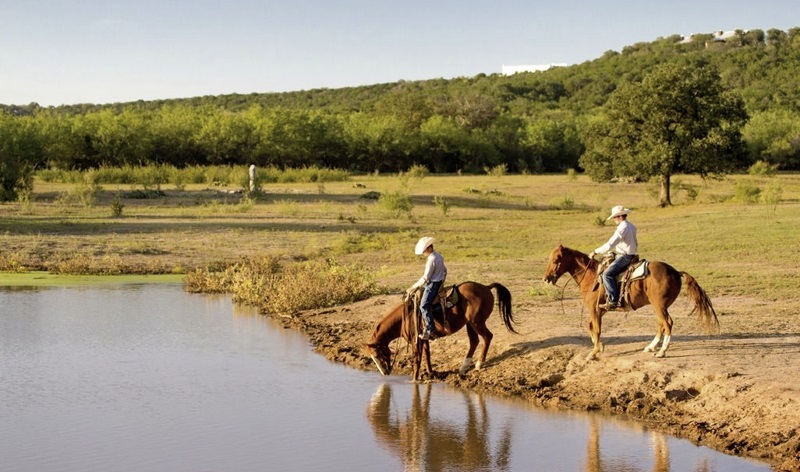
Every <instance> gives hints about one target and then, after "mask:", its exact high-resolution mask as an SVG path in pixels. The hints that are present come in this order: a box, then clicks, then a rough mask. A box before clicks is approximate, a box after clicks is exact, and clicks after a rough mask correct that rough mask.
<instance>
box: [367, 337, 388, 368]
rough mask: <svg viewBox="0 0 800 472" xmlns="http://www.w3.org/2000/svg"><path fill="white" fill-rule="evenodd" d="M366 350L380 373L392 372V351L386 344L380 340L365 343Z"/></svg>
mask: <svg viewBox="0 0 800 472" xmlns="http://www.w3.org/2000/svg"><path fill="white" fill-rule="evenodd" d="M367 351H369V357H370V358H371V359H372V362H374V363H375V366H376V367H378V372H380V373H381V374H382V375H390V374H391V373H392V351H391V349H389V345H388V344H383V343H380V342H377V341H376V342H370V343H367Z"/></svg>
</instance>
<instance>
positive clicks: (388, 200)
mask: <svg viewBox="0 0 800 472" xmlns="http://www.w3.org/2000/svg"><path fill="white" fill-rule="evenodd" d="M378 205H380V207H381V208H383V209H384V210H386V211H388V212H390V213H392V214H393V215H394V217H395V218H398V217H400V216H401V215H402V214H404V213H405V214H407V215H410V214H411V210H412V208H414V205H413V204H412V203H411V197H410V196H408V194H405V193H402V192H386V193H384V194H381V196H380V197H379V198H378Z"/></svg>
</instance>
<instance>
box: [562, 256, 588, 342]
mask: <svg viewBox="0 0 800 472" xmlns="http://www.w3.org/2000/svg"><path fill="white" fill-rule="evenodd" d="M576 262H577V261H576ZM589 265H591V262H589ZM589 265H587V266H586V267H584V268H583V270H581V278H580V280H578V279H577V275H573V274H569V275H570V276H571V277H569V278H568V279H567V281H566V282H564V286H563V287H561V312H562V313H563V314H564V315H565V316H566V314H567V310H566V308H564V292H566V290H567V285H569V281H570V280H575V284H576V285H578V287H579V288H580V286H581V283H583V279H584V277H586V273H587V272H588V271H589ZM560 268H561V258H560V257H559V261H558V262H557V263H556V267H555V269H554V270H553V273H555V274H558V269H560ZM566 273H567V271H564V272H562V273H561V274H560V275H559V276H558V277H556V280H558V279H559V278H561V276H562V275H564V274H566ZM553 285H555V286H556V287H558V284H556V283H555V282H553ZM585 308H586V307H585V306H584V304H583V303H581V313H580V315H579V318H578V326H580V325H581V324H582V323H583V310H584V309H585Z"/></svg>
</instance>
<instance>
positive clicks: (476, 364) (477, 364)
mask: <svg viewBox="0 0 800 472" xmlns="http://www.w3.org/2000/svg"><path fill="white" fill-rule="evenodd" d="M482 367H483V363H482V362H481V361H478V362H476V363H475V370H481V368H482Z"/></svg>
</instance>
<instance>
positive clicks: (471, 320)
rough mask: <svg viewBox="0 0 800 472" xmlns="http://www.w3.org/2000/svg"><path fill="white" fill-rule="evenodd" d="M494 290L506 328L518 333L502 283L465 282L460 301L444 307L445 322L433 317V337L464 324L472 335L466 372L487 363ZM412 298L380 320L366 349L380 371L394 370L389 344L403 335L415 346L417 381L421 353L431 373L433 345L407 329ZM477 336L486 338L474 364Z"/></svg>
mask: <svg viewBox="0 0 800 472" xmlns="http://www.w3.org/2000/svg"><path fill="white" fill-rule="evenodd" d="M492 289H495V290H496V291H497V306H498V308H499V309H500V314H501V315H502V317H503V323H505V325H506V328H507V329H508V330H509V331H510V332H512V333H516V331H515V330H514V327H513V326H512V325H511V323H515V321H514V318H513V316H512V315H511V292H509V291H508V289H507V288H506V287H504V286H503V285H501V284H499V283H493V284H491V285H482V284H479V283H477V282H464V283H461V284H459V285H457V286H456V290H457V291H458V302H457V303H456V304H455V305H453V306H451V307H449V308H447V309H446V310H445V313H444V316H445V317H446V318H447V319H446V322H445V321H444V320H440V319H436V318H435V319H434V324H435V331H434V332H433V333H432V334H433V337H434V338H439V337H443V336H449V335H451V334H453V333H455V332H457V331H459V330H460V329H461V328H463V327H464V326H466V327H467V336H468V337H469V350H468V351H467V355H466V357H465V358H464V363H463V364H462V365H461V368H460V369H459V372H460V373H461V374H462V375H464V374H465V373H466V372H467V371H468V370H469V369H470V367H472V366H473V365H474V367H475V369H476V370H480V368H481V366H482V365H483V363H484V362H486V353H487V352H488V351H489V345H490V344H491V343H492V336H493V335H492V332H491V331H489V329H488V328H487V327H486V320H487V319H488V318H489V315H491V314H492V310H493V309H494V296H493V295H492ZM410 305H411V301H410V300H404V301H403V302H402V303H400V304H398V305H397V306H395V307H394V308H392V309H391V311H389V313H388V314H386V316H384V317H383V319H381V320H380V321H379V322H378V324H377V325H376V326H375V331H374V332H373V333H372V339H371V340H370V341H369V342H368V343H367V349H368V351H369V354H370V357H371V358H372V360H373V361H374V362H375V365H376V366H378V371H379V372H380V373H381V374H383V375H389V374H391V373H392V366H393V362H392V351H391V349H389V343H390V342H392V341H394V340H395V339H397V338H400V337H403V338H404V339H405V340H406V341H408V342H409V344H412V346H414V359H413V360H414V362H413V364H414V380H415V381H416V380H417V379H418V376H419V370H420V364H421V363H422V355H423V353H424V355H425V358H426V365H427V367H428V373H429V374H432V373H433V370H432V369H431V353H430V345H429V343H428V342H427V341H421V340H418V339H417V335H416V331H417V330H415V329H408V327H406V329H404V326H403V318H404V314H406V313H408V311H409V310H410V308H409V307H410ZM478 336H480V337H481V338H483V351H482V352H481V357H480V360H478V361H477V362H475V363H474V364H473V362H472V355H473V354H474V353H475V349H476V348H477V347H478V342H479V339H478Z"/></svg>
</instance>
